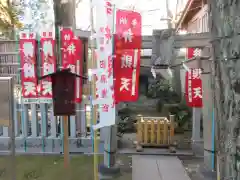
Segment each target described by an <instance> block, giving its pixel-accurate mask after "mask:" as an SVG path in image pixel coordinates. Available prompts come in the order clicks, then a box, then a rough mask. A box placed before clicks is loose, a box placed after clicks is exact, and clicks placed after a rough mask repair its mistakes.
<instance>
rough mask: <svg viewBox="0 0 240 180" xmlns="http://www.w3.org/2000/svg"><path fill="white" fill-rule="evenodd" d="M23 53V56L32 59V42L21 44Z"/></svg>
mask: <svg viewBox="0 0 240 180" xmlns="http://www.w3.org/2000/svg"><path fill="white" fill-rule="evenodd" d="M23 53H24V55H25V56H27V57H28V56H30V57H33V53H34V47H33V44H32V42H24V44H23Z"/></svg>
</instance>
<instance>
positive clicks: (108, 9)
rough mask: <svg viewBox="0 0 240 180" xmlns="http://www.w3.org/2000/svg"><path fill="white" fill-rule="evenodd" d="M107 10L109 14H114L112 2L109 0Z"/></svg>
mask: <svg viewBox="0 0 240 180" xmlns="http://www.w3.org/2000/svg"><path fill="white" fill-rule="evenodd" d="M106 12H107V14H108V15H111V14H112V3H111V2H109V1H107V2H106Z"/></svg>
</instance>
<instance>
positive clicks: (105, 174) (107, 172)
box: [98, 164, 121, 180]
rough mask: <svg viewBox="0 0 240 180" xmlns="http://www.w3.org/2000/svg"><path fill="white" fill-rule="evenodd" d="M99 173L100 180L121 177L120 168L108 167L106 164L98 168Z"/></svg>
mask: <svg viewBox="0 0 240 180" xmlns="http://www.w3.org/2000/svg"><path fill="white" fill-rule="evenodd" d="M98 172H99V180H105V179H115V178H116V177H118V176H120V174H121V173H120V167H118V166H114V167H110V168H109V167H107V166H105V165H104V164H100V165H99V167H98Z"/></svg>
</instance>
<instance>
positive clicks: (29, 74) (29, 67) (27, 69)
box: [23, 62, 35, 78]
mask: <svg viewBox="0 0 240 180" xmlns="http://www.w3.org/2000/svg"><path fill="white" fill-rule="evenodd" d="M23 73H24V77H25V78H34V77H35V69H34V64H31V63H27V62H26V63H24V65H23Z"/></svg>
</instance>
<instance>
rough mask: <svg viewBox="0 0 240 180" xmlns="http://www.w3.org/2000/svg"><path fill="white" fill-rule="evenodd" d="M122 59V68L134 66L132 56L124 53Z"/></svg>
mask: <svg viewBox="0 0 240 180" xmlns="http://www.w3.org/2000/svg"><path fill="white" fill-rule="evenodd" d="M121 59H122V63H121V68H131V67H132V63H133V62H132V61H133V57H132V56H130V55H126V54H124V55H123V56H122V58H121Z"/></svg>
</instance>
